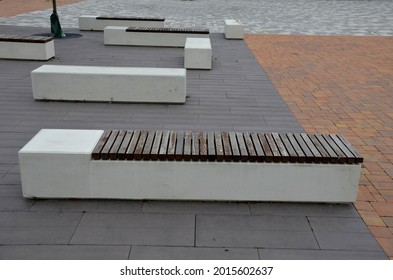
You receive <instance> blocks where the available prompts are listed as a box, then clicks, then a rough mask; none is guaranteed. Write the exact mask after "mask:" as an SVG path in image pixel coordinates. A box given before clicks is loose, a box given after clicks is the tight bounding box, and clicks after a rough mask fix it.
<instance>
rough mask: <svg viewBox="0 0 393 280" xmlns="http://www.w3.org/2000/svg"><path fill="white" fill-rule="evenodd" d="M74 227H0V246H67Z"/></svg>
mask: <svg viewBox="0 0 393 280" xmlns="http://www.w3.org/2000/svg"><path fill="white" fill-rule="evenodd" d="M74 231H75V227H21V226H16V227H0V244H21V245H23V244H68V242H69V241H70V239H71V237H72V234H73V233H74Z"/></svg>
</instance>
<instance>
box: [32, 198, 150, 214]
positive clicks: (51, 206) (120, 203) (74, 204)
mask: <svg viewBox="0 0 393 280" xmlns="http://www.w3.org/2000/svg"><path fill="white" fill-rule="evenodd" d="M141 204H142V203H141V202H140V201H130V200H83V199H76V200H67V199H63V200H60V199H54V200H36V201H35V203H34V205H33V206H32V207H31V209H30V210H31V211H66V212H69V211H72V212H74V211H86V212H140V210H141Z"/></svg>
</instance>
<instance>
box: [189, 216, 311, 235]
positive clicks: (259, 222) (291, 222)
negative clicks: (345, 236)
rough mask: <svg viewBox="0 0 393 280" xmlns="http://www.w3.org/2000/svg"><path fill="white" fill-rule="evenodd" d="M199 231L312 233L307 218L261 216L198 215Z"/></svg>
mask: <svg viewBox="0 0 393 280" xmlns="http://www.w3.org/2000/svg"><path fill="white" fill-rule="evenodd" d="M196 227H197V229H213V230H214V229H218V230H226V229H229V230H245V231H277V230H288V231H311V228H310V225H309V224H308V221H307V219H306V217H285V216H260V215H251V216H250V215H197V216H196Z"/></svg>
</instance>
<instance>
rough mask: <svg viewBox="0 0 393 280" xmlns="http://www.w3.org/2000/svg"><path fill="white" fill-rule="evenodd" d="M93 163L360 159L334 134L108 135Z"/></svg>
mask: <svg viewBox="0 0 393 280" xmlns="http://www.w3.org/2000/svg"><path fill="white" fill-rule="evenodd" d="M92 159H93V160H161V161H163V160H164V161H165V160H176V161H217V162H220V161H226V162H240V161H241V162H274V163H280V162H281V163H288V162H293V163H294V162H296V163H325V164H327V163H333V164H334V163H339V164H359V163H362V162H363V158H362V157H361V156H360V155H359V153H358V152H357V151H356V150H355V149H354V148H353V147H352V146H351V145H350V144H349V143H348V141H347V140H345V139H344V138H343V137H341V136H339V135H335V134H305V133H294V134H293V133H248V132H236V133H235V132H214V133H213V132H205V131H201V132H191V131H177V132H175V131H142V132H141V131H125V130H120V131H118V130H112V131H106V132H105V133H104V134H103V136H102V137H101V139H100V141H99V142H98V144H97V145H96V147H95V149H94V151H93V152H92Z"/></svg>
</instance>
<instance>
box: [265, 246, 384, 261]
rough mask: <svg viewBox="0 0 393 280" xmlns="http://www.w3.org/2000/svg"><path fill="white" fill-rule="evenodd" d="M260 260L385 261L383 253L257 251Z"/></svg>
mask: <svg viewBox="0 0 393 280" xmlns="http://www.w3.org/2000/svg"><path fill="white" fill-rule="evenodd" d="M258 253H259V257H260V259H261V260H387V257H386V255H385V254H384V253H383V252H368V251H344V250H288V249H258Z"/></svg>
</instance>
